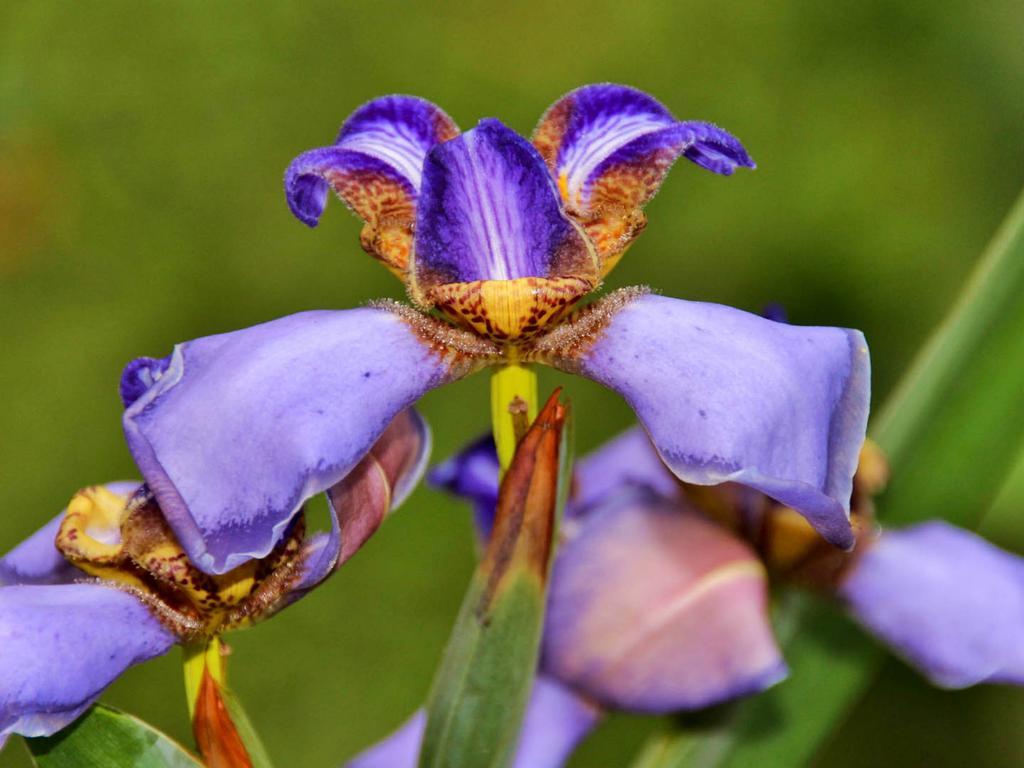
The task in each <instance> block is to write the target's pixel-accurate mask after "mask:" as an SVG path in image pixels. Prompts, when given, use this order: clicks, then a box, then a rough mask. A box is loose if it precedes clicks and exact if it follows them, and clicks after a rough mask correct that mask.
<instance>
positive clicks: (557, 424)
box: [419, 392, 572, 768]
mask: <svg viewBox="0 0 1024 768" xmlns="http://www.w3.org/2000/svg"><path fill="white" fill-rule="evenodd" d="M557 395H558V393H557V392H556V393H555V395H554V396H552V398H551V399H550V400H549V401H548V404H547V405H546V406H545V407H544V409H543V410H542V411H541V413H540V414H539V416H538V417H537V420H536V421H535V422H534V424H533V426H532V427H531V428H530V430H529V431H528V432H527V433H526V435H525V436H524V437H523V438H522V440H521V441H520V443H519V447H518V449H517V450H516V453H515V457H514V458H513V460H512V464H511V466H510V467H509V469H508V472H507V473H506V475H505V478H504V479H503V481H502V485H501V492H500V494H499V501H498V507H497V511H496V515H495V521H494V530H493V532H492V534H491V541H490V542H489V543H488V546H487V552H486V553H485V556H484V559H483V561H482V562H481V564H480V566H479V567H478V568H477V570H476V572H475V573H474V574H473V578H472V580H471V581H470V585H469V589H468V590H467V592H466V596H465V597H464V599H463V603H462V607H461V609H460V611H459V615H458V618H457V619H456V621H455V626H454V628H453V630H452V635H451V638H450V640H449V642H448V647H447V648H446V649H445V655H444V658H443V660H442V662H441V665H440V667H439V669H438V672H437V676H436V677H435V681H434V686H433V690H432V692H431V696H430V701H429V702H428V705H427V725H426V730H425V733H424V737H423V745H422V748H421V752H420V761H419V765H420V766H421V768H442V766H443V768H490V767H492V766H493V767H494V768H498V767H499V766H505V765H508V764H509V763H510V762H511V760H512V759H513V757H514V755H515V750H516V747H517V746H518V742H519V730H520V726H521V724H522V721H523V716H524V713H525V710H526V705H527V702H528V700H529V696H530V690H531V688H532V686H533V679H534V673H535V671H536V666H537V656H538V651H539V647H540V638H541V629H542V626H543V621H544V609H545V603H546V590H547V576H548V571H549V569H550V564H551V550H552V541H553V538H554V530H555V528H556V526H557V521H558V519H559V518H560V516H561V511H562V509H563V507H564V503H565V498H566V496H567V493H568V488H569V484H570V476H571V471H572V461H571V447H570V441H571V434H572V433H571V429H570V428H569V427H568V425H567V422H568V409H567V408H566V407H565V406H562V405H560V404H559V403H558V401H557Z"/></svg>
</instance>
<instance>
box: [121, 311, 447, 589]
mask: <svg viewBox="0 0 1024 768" xmlns="http://www.w3.org/2000/svg"><path fill="white" fill-rule="evenodd" d="M465 372H466V371H465V370H460V371H459V372H455V371H453V369H452V368H451V367H450V366H449V364H448V363H447V362H446V361H445V360H444V359H442V357H441V356H440V355H439V354H438V353H436V352H435V351H433V349H432V348H431V347H430V346H428V345H427V344H426V343H425V342H424V341H422V340H421V338H420V337H419V336H418V335H417V332H416V331H415V330H414V329H413V328H412V326H411V325H410V324H409V323H408V322H407V321H406V320H405V319H403V318H402V317H400V316H399V315H397V314H395V313H393V312H390V311H387V310H385V309H380V308H367V309H355V310H348V311H340V312H333V311H319V312H303V313H300V314H297V315H291V316H289V317H284V318H281V319H279V320H274V321H272V322H269V323H264V324H262V325H257V326H254V327H252V328H247V329H244V330H241V331H235V332H232V333H225V334H221V335H218V336H208V337H206V338H202V339H197V340H195V341H189V342H185V343H184V344H179V345H178V346H176V347H175V349H174V352H173V354H172V355H171V361H170V365H169V367H168V369H167V370H166V372H165V373H164V374H163V376H162V377H161V378H160V379H159V380H158V381H157V382H156V383H155V384H154V385H153V387H152V388H151V389H150V390H148V391H147V392H146V393H145V394H144V395H142V396H141V397H140V398H139V399H138V400H136V401H135V402H134V403H133V404H132V406H131V407H130V408H128V410H126V411H125V414H124V428H125V434H126V436H127V439H128V446H129V448H130V449H131V452H132V455H133V456H134V458H135V461H136V463H137V464H138V466H139V468H140V469H141V470H142V473H143V476H144V477H145V479H146V482H147V483H148V484H149V486H150V488H151V489H152V490H153V492H154V493H155V494H156V498H157V501H158V502H159V504H160V508H161V509H162V510H163V512H164V514H165V516H166V517H167V520H168V522H169V523H170V525H171V527H172V528H173V529H174V532H175V534H176V535H177V537H178V539H179V541H180V542H181V544H182V546H183V547H184V549H185V551H186V552H187V553H188V555H189V557H190V559H191V560H192V562H193V563H195V564H196V566H197V567H199V568H200V569H202V570H204V571H207V572H210V573H224V572H225V571H228V570H230V569H231V568H234V567H235V566H237V565H239V564H240V563H243V562H245V561H246V560H249V559H251V558H260V557H264V556H266V555H267V554H268V553H269V552H270V550H271V549H272V548H273V546H274V545H275V543H276V542H277V541H278V539H279V538H280V536H281V535H282V533H283V532H284V530H285V529H286V527H287V526H288V523H289V522H290V521H291V519H292V518H293V517H294V515H295V514H296V512H297V511H298V509H299V507H300V505H301V504H302V502H303V501H304V500H305V499H307V498H309V497H310V496H312V495H313V494H315V493H318V492H320V491H324V490H327V489H328V488H330V487H331V486H333V485H335V484H336V483H338V482H339V481H341V480H342V479H343V478H344V477H345V476H346V475H347V474H348V473H349V471H351V470H352V469H353V468H354V467H355V466H356V465H357V464H358V463H359V462H360V461H361V460H362V458H363V457H364V456H365V455H366V454H367V452H368V451H370V449H371V447H372V446H373V444H374V443H375V442H376V441H377V439H378V438H379V437H380V435H381V434H382V433H383V432H384V430H385V428H386V427H387V426H388V424H390V423H391V421H392V419H393V418H394V417H395V415H396V414H398V413H399V412H400V411H402V410H403V409H405V408H406V407H408V406H409V405H410V404H411V403H412V402H413V401H415V400H416V399H418V398H419V397H420V395H422V394H423V393H424V392H426V391H427V390H428V389H431V388H433V387H436V386H439V385H441V384H443V383H445V382H447V381H449V380H451V379H452V378H454V377H455V376H456V375H458V374H459V373H465Z"/></svg>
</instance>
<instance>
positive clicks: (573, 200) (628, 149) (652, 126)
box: [533, 84, 754, 211]
mask: <svg viewBox="0 0 1024 768" xmlns="http://www.w3.org/2000/svg"><path fill="white" fill-rule="evenodd" d="M533 141H534V144H535V145H536V146H537V148H538V149H539V150H540V152H541V154H542V155H543V156H544V159H545V160H546V161H547V163H548V166H549V168H550V169H551V172H552V173H553V174H554V176H555V178H556V179H559V180H561V183H562V184H563V195H564V197H565V199H566V203H567V204H568V205H569V206H570V207H573V208H576V209H579V210H581V211H588V210H592V209H594V208H595V207H597V206H599V205H602V204H609V203H615V204H619V205H624V206H629V207H639V206H642V205H643V204H645V203H646V202H647V201H648V200H649V199H650V198H651V197H652V196H653V195H654V193H655V192H657V190H658V187H659V186H660V185H661V182H662V180H663V179H664V177H665V174H666V173H668V170H669V168H670V167H671V165H672V163H673V162H674V161H675V160H676V158H678V157H679V156H680V155H683V156H685V157H686V158H687V159H689V160H691V161H692V162H694V163H696V164H697V165H700V166H701V167H703V168H706V169H707V170H709V171H713V172H714V173H720V174H725V175H728V174H731V173H732V172H733V170H734V169H735V168H736V167H737V166H746V167H749V168H752V167H754V163H753V161H752V160H751V159H750V156H749V155H748V154H747V153H746V151H745V150H744V149H743V146H742V145H741V144H740V142H739V141H738V140H737V139H736V138H735V137H734V136H732V135H731V134H729V133H728V132H726V131H724V130H722V129H721V128H718V127H716V126H714V125H711V124H710V123H701V122H693V121H690V122H681V121H678V120H676V119H675V118H674V117H673V116H672V113H671V112H669V111H668V110H667V109H666V108H665V107H664V106H662V105H661V104H660V103H658V101H656V100H655V99H654V98H652V97H651V96H648V95H647V94H645V93H643V92H642V91H638V90H636V89H634V88H628V87H626V86H621V85H613V84H602V85H588V86H584V87H582V88H578V89H577V90H575V91H572V92H571V93H569V94H567V95H566V96H564V97H562V98H561V99H559V100H558V101H557V102H555V103H554V104H553V105H552V106H551V107H550V108H549V109H548V111H547V112H545V114H544V116H543V117H542V118H541V120H540V123H539V124H538V126H537V129H536V130H535V131H534V137H533Z"/></svg>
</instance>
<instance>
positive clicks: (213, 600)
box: [0, 410, 429, 746]
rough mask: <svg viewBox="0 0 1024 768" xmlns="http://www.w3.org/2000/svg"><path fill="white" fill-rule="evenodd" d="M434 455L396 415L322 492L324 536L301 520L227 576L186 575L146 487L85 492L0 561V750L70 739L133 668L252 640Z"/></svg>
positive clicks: (356, 541)
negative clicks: (12, 743)
mask: <svg viewBox="0 0 1024 768" xmlns="http://www.w3.org/2000/svg"><path fill="white" fill-rule="evenodd" d="M428 445H429V436H428V433H427V432H426V427H425V424H424V422H423V421H422V419H420V418H419V416H418V415H417V414H416V413H415V412H414V411H412V410H408V411H404V412H402V413H399V414H398V416H396V417H395V419H394V420H393V421H392V423H391V424H390V425H388V426H387V428H386V429H385V430H384V432H383V434H382V435H381V436H380V437H379V438H378V440H377V441H376V443H375V444H374V445H373V446H372V447H371V448H370V450H369V451H367V453H366V455H365V456H363V457H362V459H361V460H360V462H359V464H358V466H357V467H356V468H355V469H354V470H353V471H352V472H350V473H349V474H348V475H347V476H346V477H345V478H344V479H343V480H342V481H340V482H339V483H337V484H336V485H334V486H332V487H331V488H330V489H328V495H329V497H330V500H331V505H332V508H333V509H334V510H335V514H334V520H333V524H332V530H331V531H330V532H324V533H314V534H311V535H306V533H305V528H304V525H305V521H304V519H303V517H302V516H299V517H297V518H295V519H294V520H293V521H292V524H291V525H290V526H289V528H288V530H287V531H286V532H285V535H284V537H283V539H282V541H281V542H280V543H279V544H278V545H277V546H276V547H275V548H274V549H273V550H272V551H271V553H269V554H268V556H267V557H265V558H262V559H260V560H254V561H249V562H247V563H245V564H243V565H242V566H240V567H239V568H238V569H236V570H233V571H230V572H228V573H227V574H225V575H223V576H211V575H209V574H205V573H203V572H202V571H200V570H198V569H197V568H195V566H194V565H193V564H192V563H190V562H189V561H188V559H187V558H186V557H185V555H184V552H183V551H182V548H181V547H180V545H179V542H178V541H177V539H176V537H175V536H174V534H173V532H172V531H171V529H170V527H169V526H168V521H167V520H166V519H165V518H164V516H163V515H162V513H161V510H160V508H159V507H158V506H157V504H156V502H155V500H154V498H153V495H152V493H151V492H150V491H149V490H148V489H147V487H146V486H145V485H142V484H140V483H139V482H118V483H109V484H107V485H103V486H94V487H92V488H87V489H84V490H83V491H80V492H79V493H78V494H77V495H76V496H75V497H74V498H73V499H72V501H71V503H70V504H69V505H68V508H67V509H66V510H64V512H62V513H61V514H60V515H58V516H57V517H56V518H54V519H53V520H51V521H50V522H49V523H48V524H47V525H45V526H44V527H43V528H42V529H40V530H39V531H37V532H36V533H35V534H33V535H32V536H30V537H29V538H28V539H26V540H25V541H23V542H22V543H21V544H19V545H18V546H17V547H15V548H14V549H13V550H12V551H10V552H9V553H7V554H6V555H4V556H3V557H0V648H2V649H3V651H2V653H0V746H2V745H3V742H4V741H5V740H6V738H7V736H8V735H10V734H11V733H17V734H21V735H23V736H30V737H31V736H47V735H50V734H52V733H54V732H56V731H58V730H60V729H61V728H63V727H65V726H66V725H68V724H69V723H71V722H72V721H73V720H75V719H76V718H77V717H78V716H79V715H81V714H82V713H83V712H84V711H85V710H86V709H87V708H88V707H89V705H90V704H92V703H93V701H95V700H96V698H97V697H98V696H99V695H100V694H101V692H102V691H103V690H104V689H105V688H106V687H107V686H108V685H109V684H110V683H111V682H113V681H114V679H115V678H116V677H118V676H119V675H120V674H121V673H122V672H123V671H124V670H125V669H127V668H128V667H129V666H132V665H134V664H138V663H141V662H143V661H146V660H148V659H151V658H153V657H155V656H159V655H161V654H163V653H166V652H167V651H168V650H169V649H170V648H171V647H172V646H173V645H175V644H176V643H179V642H189V643H194V642H196V641H197V640H200V639H203V638H208V637H210V636H213V635H219V634H222V633H223V632H226V631H230V630H234V629H240V628H243V627H247V626H249V625H251V624H253V623H255V622H256V621H259V620H262V619H265V618H268V617H269V616H271V615H273V614H274V613H276V612H277V611H279V610H281V609H282V608H284V607H285V606H287V605H289V604H290V603H292V602H294V601H295V600H297V599H299V598H300V597H302V596H304V595H305V594H306V593H308V592H309V591H310V590H311V589H312V588H314V587H315V586H317V585H318V584H319V583H321V582H322V581H323V580H324V579H325V578H326V577H327V576H328V575H329V574H330V573H331V572H333V571H334V570H335V569H336V568H337V567H338V566H339V565H340V564H341V563H342V562H344V561H345V560H346V559H347V558H348V557H350V556H351V555H352V554H353V553H354V552H355V550H356V549H358V547H359V545H360V544H361V543H362V542H363V541H365V540H366V538H367V537H368V536H369V535H370V534H371V533H372V532H373V530H374V529H375V528H376V527H377V525H379V524H380V522H381V520H382V519H383V517H384V516H385V515H386V514H387V513H388V512H390V511H391V510H392V509H393V508H394V507H395V506H397V505H398V504H399V503H401V501H402V499H403V498H404V497H405V495H407V493H408V491H409V489H411V488H412V487H413V486H414V485H415V483H416V482H417V481H418V479H419V477H420V475H421V474H422V472H423V470H424V467H425V464H426V460H427V449H428ZM55 543H56V544H55Z"/></svg>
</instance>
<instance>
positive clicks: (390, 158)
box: [285, 96, 458, 227]
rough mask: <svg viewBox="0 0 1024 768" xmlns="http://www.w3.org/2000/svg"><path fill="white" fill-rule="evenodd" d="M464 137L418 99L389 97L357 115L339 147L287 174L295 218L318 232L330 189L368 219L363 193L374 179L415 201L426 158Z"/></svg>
mask: <svg viewBox="0 0 1024 768" xmlns="http://www.w3.org/2000/svg"><path fill="white" fill-rule="evenodd" d="M457 133H458V128H457V127H456V125H455V123H454V122H452V119H451V118H450V117H448V115H446V114H445V113H444V112H443V111H442V110H441V109H440V108H439V107H437V106H435V105H433V104H431V103H430V102H429V101H425V100H423V99H419V98H416V97H414V96H384V97H382V98H379V99H375V100H373V101H371V102H369V103H368V104H364V105H363V106H362V107H360V108H359V109H357V110H356V111H355V112H353V113H352V115H351V117H349V119H348V120H346V121H345V124H344V125H343V126H342V127H341V131H340V132H339V133H338V138H337V139H336V140H335V143H334V145H333V146H330V147H323V148H320V149H314V150H310V151H309V152H304V153H303V154H301V155H299V156H298V157H297V158H295V160H294V161H292V164H291V165H290V166H289V167H288V170H287V172H286V173H285V195H286V197H287V199H288V205H289V207H290V208H291V210H292V213H294V214H295V216H296V217H297V218H298V219H299V220H300V221H302V222H303V223H304V224H307V225H308V226H311V227H315V226H316V224H317V222H318V221H319V219H320V214H322V213H323V209H324V206H325V205H326V203H327V190H328V185H330V186H333V187H334V189H335V191H337V192H338V194H339V196H341V197H342V199H343V200H345V202H346V204H347V205H349V206H350V207H351V208H353V209H354V210H355V211H356V213H358V214H359V215H360V216H361V217H362V218H363V219H367V218H369V216H367V215H366V213H367V212H366V211H365V210H363V205H362V199H361V196H362V195H363V194H364V193H365V190H363V189H360V187H361V186H363V185H364V183H365V181H366V180H367V179H369V178H371V177H372V178H376V179H378V180H382V181H386V182H389V183H390V185H391V186H392V189H391V190H389V192H398V193H400V194H404V195H405V196H406V197H407V200H408V201H414V200H415V198H416V193H417V190H418V189H419V186H420V174H421V171H422V167H423V158H424V157H425V156H426V154H427V151H428V150H429V149H430V148H431V147H433V146H434V145H435V144H437V143H438V142H441V141H446V140H448V139H450V138H452V137H453V136H455V135H456V134H457Z"/></svg>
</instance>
